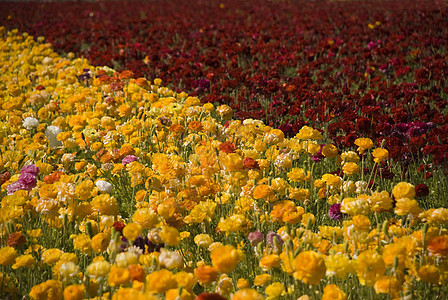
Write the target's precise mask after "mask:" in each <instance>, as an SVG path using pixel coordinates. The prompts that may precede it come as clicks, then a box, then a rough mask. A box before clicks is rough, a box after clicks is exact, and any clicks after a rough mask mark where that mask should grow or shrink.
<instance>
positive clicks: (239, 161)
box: [223, 153, 243, 172]
mask: <svg viewBox="0 0 448 300" xmlns="http://www.w3.org/2000/svg"><path fill="white" fill-rule="evenodd" d="M223 164H224V166H225V167H226V168H227V170H229V171H230V172H235V171H238V170H241V169H242V168H243V158H242V157H241V156H239V155H238V154H237V153H229V154H227V155H226V156H225V157H224V160H223Z"/></svg>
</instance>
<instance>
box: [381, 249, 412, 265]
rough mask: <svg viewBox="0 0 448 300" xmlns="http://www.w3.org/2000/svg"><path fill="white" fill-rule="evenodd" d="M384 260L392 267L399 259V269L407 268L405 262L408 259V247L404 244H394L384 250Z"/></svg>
mask: <svg viewBox="0 0 448 300" xmlns="http://www.w3.org/2000/svg"><path fill="white" fill-rule="evenodd" d="M382 256H383V260H384V263H385V264H386V266H387V267H392V266H393V264H394V260H395V258H397V259H398V267H399V268H404V267H405V260H406V258H407V249H406V246H405V245H404V244H402V243H392V244H389V245H387V246H385V247H384V248H383V255H382Z"/></svg>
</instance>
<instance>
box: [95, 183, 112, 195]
mask: <svg viewBox="0 0 448 300" xmlns="http://www.w3.org/2000/svg"><path fill="white" fill-rule="evenodd" d="M96 187H97V188H98V189H99V190H100V191H101V192H105V193H111V192H112V188H113V186H112V184H110V183H109V182H107V181H105V180H98V181H97V182H96Z"/></svg>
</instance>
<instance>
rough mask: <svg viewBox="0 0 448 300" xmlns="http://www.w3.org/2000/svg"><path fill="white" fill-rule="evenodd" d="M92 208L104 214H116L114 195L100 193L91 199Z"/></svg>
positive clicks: (116, 205)
mask: <svg viewBox="0 0 448 300" xmlns="http://www.w3.org/2000/svg"><path fill="white" fill-rule="evenodd" d="M91 203H92V208H93V210H94V211H97V212H99V213H100V214H101V215H105V216H117V214H118V203H117V199H115V197H113V196H110V195H109V194H101V195H98V196H96V197H95V198H93V199H92V202H91Z"/></svg>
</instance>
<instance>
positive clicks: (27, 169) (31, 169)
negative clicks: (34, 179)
mask: <svg viewBox="0 0 448 300" xmlns="http://www.w3.org/2000/svg"><path fill="white" fill-rule="evenodd" d="M24 173H29V174H31V175H33V176H37V175H39V168H38V167H37V166H36V165H35V164H31V165H27V166H24V167H23V168H22V170H20V174H24Z"/></svg>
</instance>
